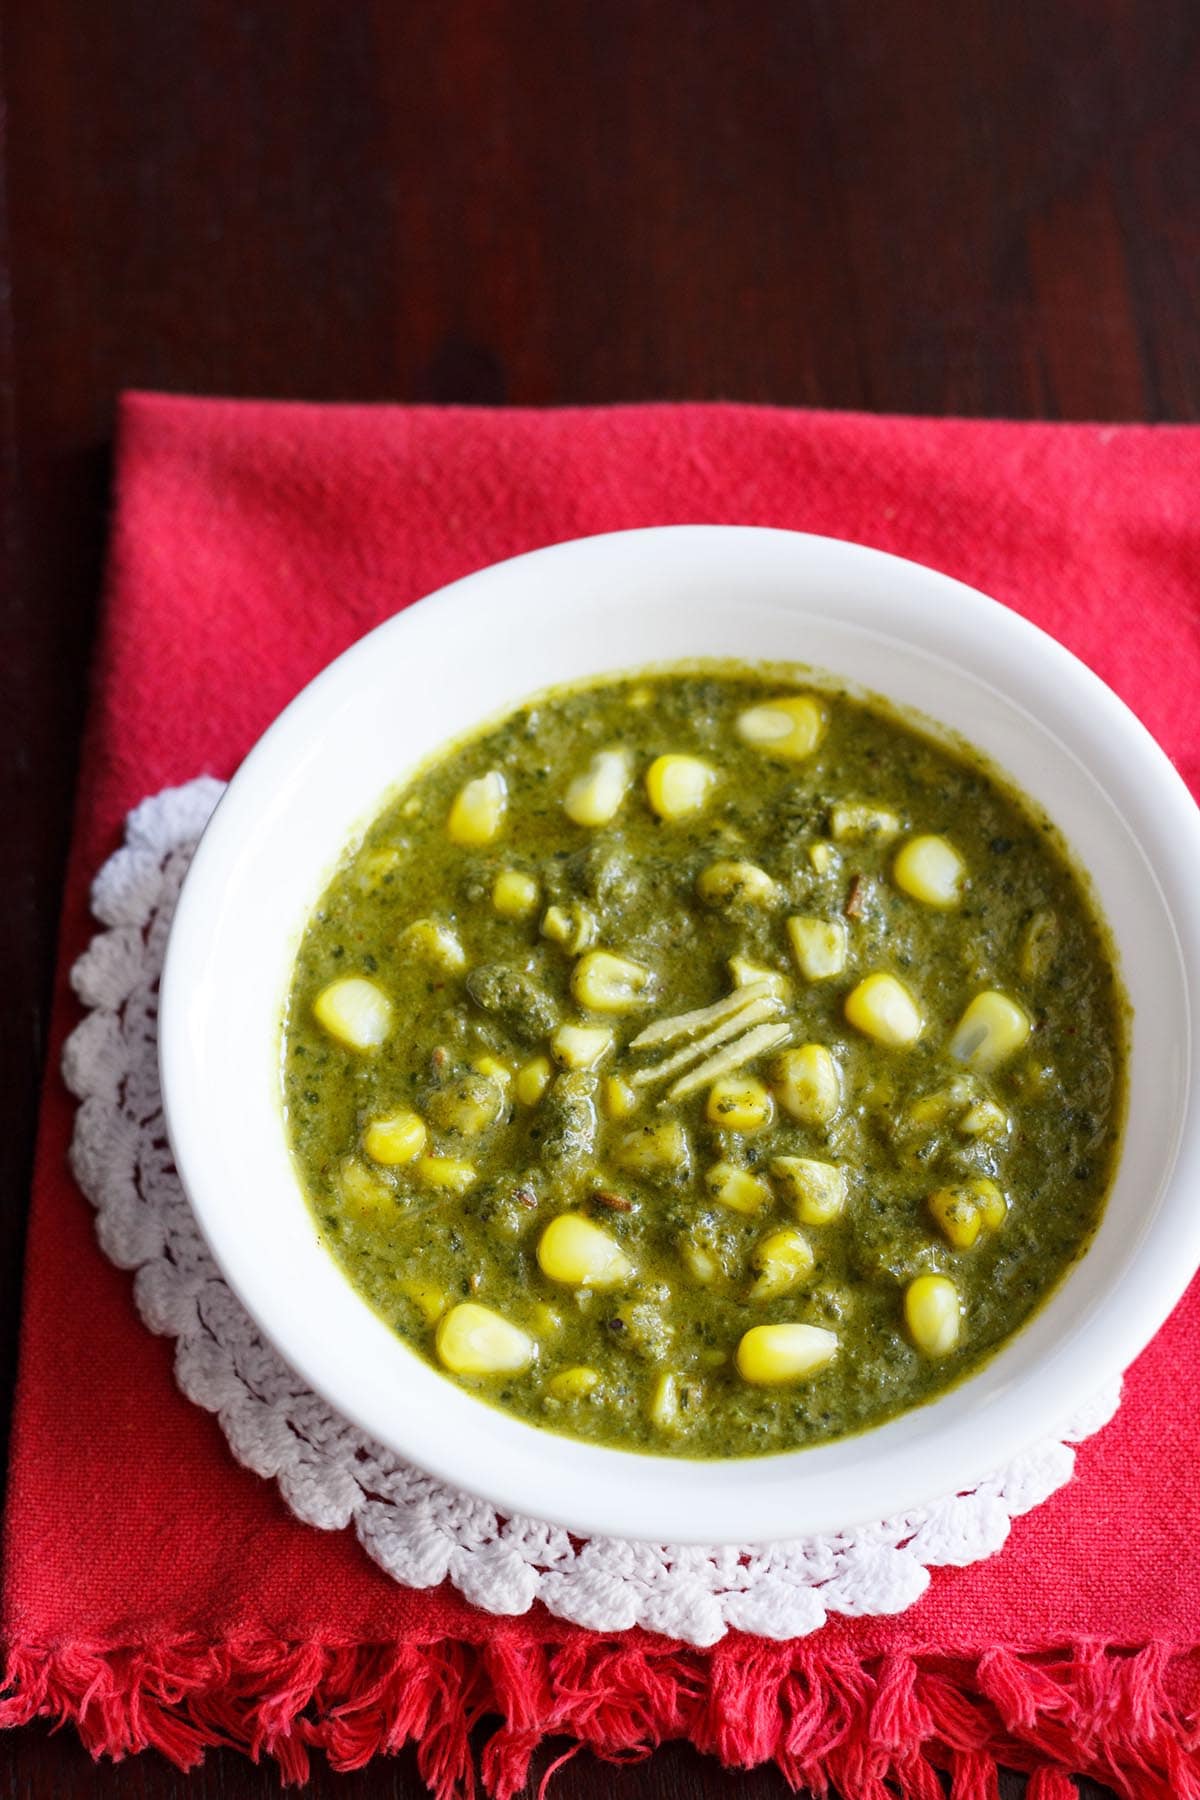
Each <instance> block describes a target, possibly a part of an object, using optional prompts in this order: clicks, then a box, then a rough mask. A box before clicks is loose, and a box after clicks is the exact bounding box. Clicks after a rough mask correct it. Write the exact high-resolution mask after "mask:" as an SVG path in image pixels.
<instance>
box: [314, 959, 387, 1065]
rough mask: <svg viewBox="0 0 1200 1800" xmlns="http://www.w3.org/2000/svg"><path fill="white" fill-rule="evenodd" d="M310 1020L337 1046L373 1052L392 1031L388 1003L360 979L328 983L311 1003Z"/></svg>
mask: <svg viewBox="0 0 1200 1800" xmlns="http://www.w3.org/2000/svg"><path fill="white" fill-rule="evenodd" d="M313 1017H314V1018H315V1019H316V1021H317V1024H318V1025H320V1026H322V1027H323V1028H324V1029H325V1030H326V1031H327V1032H328V1033H329V1035H330V1037H334V1038H336V1039H337V1040H338V1042H339V1044H345V1045H347V1046H348V1047H349V1048H350V1049H351V1050H377V1049H378V1048H379V1046H380V1044H382V1042H383V1040H384V1038H385V1037H386V1036H387V1034H388V1032H389V1031H390V1030H391V1029H392V1003H391V1001H390V1000H389V999H388V997H387V995H386V994H385V993H384V991H383V989H382V988H379V987H376V985H375V983H374V982H373V981H368V980H367V979H366V977H365V976H363V975H347V976H344V977H343V978H342V980H340V981H331V982H330V984H329V986H328V987H325V988H322V989H321V992H320V993H319V994H318V995H317V997H316V999H315V1000H314V1001H313Z"/></svg>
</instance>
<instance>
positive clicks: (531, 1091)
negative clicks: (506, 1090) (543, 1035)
mask: <svg viewBox="0 0 1200 1800" xmlns="http://www.w3.org/2000/svg"><path fill="white" fill-rule="evenodd" d="M553 1075H554V1070H553V1068H552V1067H551V1064H550V1059H549V1057H547V1056H535V1057H533V1058H532V1060H531V1061H530V1062H527V1063H522V1065H521V1067H520V1068H519V1069H518V1070H517V1073H516V1077H515V1079H514V1081H513V1092H514V1094H515V1095H516V1097H517V1099H518V1100H519V1101H520V1103H521V1105H522V1106H536V1105H537V1103H538V1101H539V1100H540V1099H541V1097H542V1095H543V1094H544V1093H545V1091H546V1089H547V1088H548V1087H549V1086H550V1082H551V1079H552V1077H553Z"/></svg>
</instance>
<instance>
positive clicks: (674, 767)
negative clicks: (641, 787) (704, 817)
mask: <svg viewBox="0 0 1200 1800" xmlns="http://www.w3.org/2000/svg"><path fill="white" fill-rule="evenodd" d="M716 779H717V775H716V770H715V769H713V768H711V767H710V766H709V764H708V763H706V762H702V761H701V760H700V758H699V757H698V756H659V757H656V758H655V760H654V761H653V762H652V763H651V764H650V767H649V768H648V769H647V771H646V798H647V799H648V800H649V802H650V805H651V806H652V808H653V809H654V811H655V812H656V813H657V814H658V816H659V818H660V819H687V818H690V817H691V816H692V815H693V814H694V813H698V812H701V811H702V810H703V808H704V806H705V803H706V802H707V800H708V796H709V793H710V791H711V789H712V787H713V784H714V782H715V781H716Z"/></svg>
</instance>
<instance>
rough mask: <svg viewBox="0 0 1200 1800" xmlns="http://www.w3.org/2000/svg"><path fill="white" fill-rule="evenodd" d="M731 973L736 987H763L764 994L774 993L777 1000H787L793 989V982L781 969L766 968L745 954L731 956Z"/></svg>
mask: <svg viewBox="0 0 1200 1800" xmlns="http://www.w3.org/2000/svg"><path fill="white" fill-rule="evenodd" d="M729 973H730V974H731V975H732V976H733V985H734V987H735V988H743V987H761V988H762V991H763V993H764V994H772V995H773V996H774V997H775V999H776V1000H786V999H787V997H788V995H789V994H790V993H791V991H792V984H791V982H790V981H789V980H788V978H787V976H786V975H784V974H782V973H781V972H780V970H778V969H764V968H762V967H760V965H759V964H758V963H752V962H750V961H749V960H748V958H746V957H744V956H731V957H730V959H729Z"/></svg>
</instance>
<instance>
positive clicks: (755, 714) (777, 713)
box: [737, 694, 826, 762]
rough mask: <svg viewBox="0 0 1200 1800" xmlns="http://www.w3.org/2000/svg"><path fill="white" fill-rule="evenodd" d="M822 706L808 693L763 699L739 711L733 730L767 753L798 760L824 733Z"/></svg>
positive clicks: (816, 743) (807, 754) (744, 739)
mask: <svg viewBox="0 0 1200 1800" xmlns="http://www.w3.org/2000/svg"><path fill="white" fill-rule="evenodd" d="M825 722H826V721H825V708H824V707H823V706H822V705H821V702H820V701H819V700H816V699H814V698H813V696H812V695H811V694H788V695H785V696H784V697H783V698H782V699H779V700H764V701H762V702H760V704H759V705H757V706H751V707H748V708H747V709H746V711H745V712H744V713H739V715H738V722H737V733H738V736H739V737H740V738H741V739H742V741H743V743H747V744H753V745H754V747H755V749H756V750H765V751H766V752H767V753H768V754H769V755H771V756H786V757H788V758H789V759H790V760H792V761H795V762H799V761H802V760H803V758H804V757H806V756H811V755H812V753H813V751H814V750H815V749H816V748H817V745H818V744H819V743H820V742H821V739H822V738H823V737H824V735H825Z"/></svg>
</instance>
